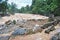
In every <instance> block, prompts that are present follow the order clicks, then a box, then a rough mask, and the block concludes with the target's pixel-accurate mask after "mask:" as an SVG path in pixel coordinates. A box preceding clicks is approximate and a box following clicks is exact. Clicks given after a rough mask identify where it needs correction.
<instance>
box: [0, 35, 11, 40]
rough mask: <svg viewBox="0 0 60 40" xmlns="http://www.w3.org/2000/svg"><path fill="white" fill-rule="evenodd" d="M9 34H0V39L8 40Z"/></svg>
mask: <svg viewBox="0 0 60 40" xmlns="http://www.w3.org/2000/svg"><path fill="white" fill-rule="evenodd" d="M9 38H10V36H0V40H9Z"/></svg>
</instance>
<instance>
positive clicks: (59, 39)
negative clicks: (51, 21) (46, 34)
mask: <svg viewBox="0 0 60 40" xmlns="http://www.w3.org/2000/svg"><path fill="white" fill-rule="evenodd" d="M50 40H60V32H59V33H57V34H55V35H54V36H52V38H51V39H50Z"/></svg>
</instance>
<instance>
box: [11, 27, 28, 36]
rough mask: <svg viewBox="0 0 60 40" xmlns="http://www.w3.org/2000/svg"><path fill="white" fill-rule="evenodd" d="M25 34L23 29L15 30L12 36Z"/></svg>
mask: <svg viewBox="0 0 60 40" xmlns="http://www.w3.org/2000/svg"><path fill="white" fill-rule="evenodd" d="M26 32H27V30H26V29H25V28H17V29H16V30H14V32H13V33H12V35H24V34H25V33H26Z"/></svg>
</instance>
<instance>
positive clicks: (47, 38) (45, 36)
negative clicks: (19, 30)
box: [10, 25, 60, 40]
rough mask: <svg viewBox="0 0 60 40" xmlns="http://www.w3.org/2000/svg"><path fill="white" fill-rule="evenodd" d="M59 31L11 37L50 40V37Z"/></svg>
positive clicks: (28, 39) (12, 38) (22, 39)
mask: <svg viewBox="0 0 60 40" xmlns="http://www.w3.org/2000/svg"><path fill="white" fill-rule="evenodd" d="M59 26H60V25H57V26H56V29H57V28H60V27H59ZM56 33H57V31H56V30H55V31H52V32H50V34H46V33H44V31H43V32H41V33H36V34H31V35H24V36H15V37H11V38H10V40H50V38H51V37H52V36H53V35H54V34H56Z"/></svg>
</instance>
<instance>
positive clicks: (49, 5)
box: [0, 0, 60, 16]
mask: <svg viewBox="0 0 60 40" xmlns="http://www.w3.org/2000/svg"><path fill="white" fill-rule="evenodd" d="M16 7H17V5H16V4H15V3H11V4H9V3H8V0H5V1H3V0H0V12H2V13H3V14H6V13H7V12H9V13H11V14H14V13H33V14H41V15H46V16H49V15H50V14H53V15H55V16H60V11H59V10H60V0H32V5H31V6H29V5H27V6H26V7H22V8H21V9H18V8H16Z"/></svg>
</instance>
